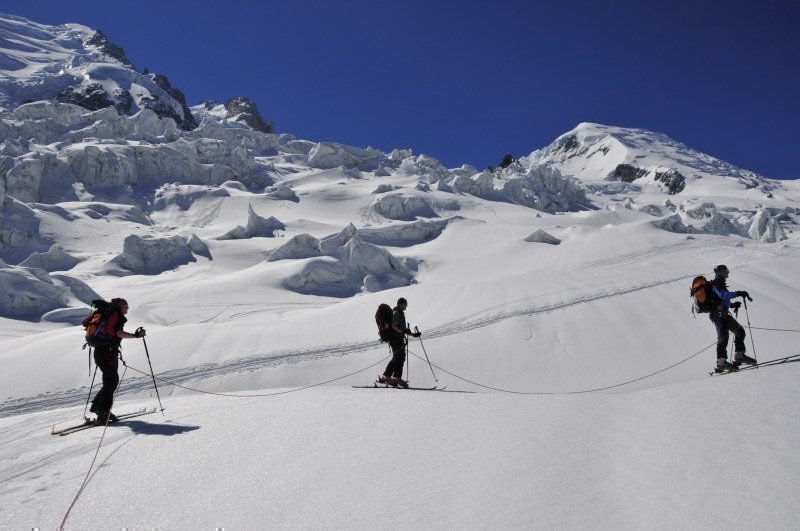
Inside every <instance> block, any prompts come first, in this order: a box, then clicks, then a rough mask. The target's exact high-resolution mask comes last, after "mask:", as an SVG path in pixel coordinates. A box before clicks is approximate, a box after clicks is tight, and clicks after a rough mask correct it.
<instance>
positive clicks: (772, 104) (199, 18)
mask: <svg viewBox="0 0 800 531" xmlns="http://www.w3.org/2000/svg"><path fill="white" fill-rule="evenodd" d="M0 11H3V12H6V13H11V14H15V15H20V16H23V17H27V18H30V19H32V20H35V21H37V22H42V23H47V24H60V23H65V22H77V23H81V24H85V25H87V26H91V27H94V28H100V29H102V30H103V31H104V32H105V33H106V34H107V35H108V36H109V38H110V39H111V40H112V41H114V42H116V43H117V44H119V45H120V46H122V47H123V48H125V50H126V52H127V54H128V57H129V58H130V59H131V61H133V63H134V64H135V65H136V66H137V68H139V69H143V68H144V67H147V68H149V69H150V71H151V72H159V73H164V74H166V75H167V76H168V77H169V78H170V81H171V82H172V84H173V85H174V86H176V87H178V88H180V89H181V90H183V92H184V93H185V94H186V96H187V99H188V100H189V103H190V104H195V103H197V102H199V101H202V100H206V99H217V100H222V101H224V100H226V99H227V98H229V97H232V96H238V95H245V96H249V97H251V98H252V99H254V100H255V101H256V102H257V104H258V106H259V109H260V110H261V112H262V114H263V115H264V117H265V118H266V119H268V120H272V121H274V123H275V125H276V128H277V130H278V131H279V132H286V133H292V134H294V135H296V136H298V137H300V138H305V139H309V140H316V141H320V140H327V141H335V142H341V143H345V144H351V145H356V146H373V147H376V148H380V149H382V150H386V151H388V150H391V149H393V148H407V147H410V148H412V149H413V150H414V152H415V153H426V154H429V155H431V156H434V157H436V158H438V159H440V160H441V161H442V162H444V163H445V164H446V165H447V166H450V167H453V166H459V165H461V164H463V163H469V164H473V165H474V166H476V167H478V168H484V167H486V166H487V165H490V164H491V165H494V164H497V163H498V162H499V161H500V160H501V158H502V156H503V154H504V153H507V152H510V153H512V154H514V155H515V156H520V155H525V154H528V153H530V152H531V151H533V150H534V149H538V148H541V147H544V146H546V145H547V144H549V143H550V142H551V141H553V140H554V139H555V138H556V137H557V136H558V135H560V134H562V133H564V132H566V131H568V130H570V129H572V128H573V127H575V126H576V125H577V124H578V123H580V122H598V123H603V124H607V125H618V126H623V127H641V128H645V129H650V130H653V131H658V132H662V133H665V134H667V135H669V136H671V137H672V138H674V139H676V140H678V141H680V142H683V143H685V144H687V145H689V146H690V147H692V148H695V149H698V150H700V151H703V152H706V153H708V154H711V155H714V156H716V157H719V158H721V159H723V160H726V161H728V162H731V163H733V164H736V165H738V166H741V167H744V168H747V169H751V170H753V171H756V172H758V173H762V174H764V175H767V176H769V177H777V178H798V177H800V170H798V168H797V164H796V155H795V153H796V152H797V150H798V148H797V146H798V143H800V142H798V141H800V135H798V124H800V103H798V94H800V37H798V34H800V31H797V28H798V27H800V2H789V1H782V2H776V1H769V0H768V1H760V2H749V1H748V2H741V1H737V0H732V1H724V2H723V1H720V2H703V1H683V0H680V1H670V2H658V3H657V2H641V1H636V2H634V1H617V2H602V1H598V0H594V1H583V0H572V1H570V2H563V1H553V2H549V1H548V2H538V1H533V0H531V1H516V2H515V1H503V0H494V1H492V2H478V1H474V2H473V1H468V0H464V1H454V0H427V1H417V0H412V1H396V2H384V1H381V0H373V1H349V0H341V1H338V2H331V1H317V0H307V1H302V2H287V1H281V2H273V1H261V2H255V1H252V2H251V1H236V0H230V1H228V2H219V1H217V2H210V1H205V0H197V1H191V2H189V1H186V2H169V1H163V2H143V1H127V2H107V1H104V2H95V1H86V0H81V1H80V2H63V0H62V1H58V2H56V1H50V0H38V1H35V2H6V1H3V2H0Z"/></svg>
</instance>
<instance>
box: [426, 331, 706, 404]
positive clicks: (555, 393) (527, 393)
mask: <svg viewBox="0 0 800 531" xmlns="http://www.w3.org/2000/svg"><path fill="white" fill-rule="evenodd" d="M716 344H717V342H716V341H714V342H713V343H711V344H710V345H708V346H707V347H705V348H703V349H702V350H699V351H697V352H695V353H694V354H692V355H691V356H689V357H688V358H685V359H683V360H681V361H679V362H677V363H673V364H672V365H670V366H669V367H665V368H663V369H661V370H658V371H656V372H653V373H650V374H648V375H646V376H641V377H639V378H635V379H633V380H628V381H627V382H622V383H618V384H615V385H608V386H606V387H597V388H595V389H584V390H581V391H563V392H548V391H512V390H509V389H499V388H497V387H491V386H489V385H484V384H481V383H478V382H474V381H472V380H469V379H467V378H462V377H461V376H459V375H457V374H454V373H452V372H450V371H448V370H447V369H445V368H443V367H440V366H439V365H436V364H435V363H433V364H432V365H433V366H434V367H436V368H437V369H439V370H441V371H443V372H446V373H447V374H449V375H450V376H453V377H454V378H458V379H459V380H461V381H464V382H467V383H471V384H472V385H477V386H478V387H483V388H484V389H490V390H492V391H497V392H500V393H509V394H514V395H579V394H584V393H596V392H598V391H606V390H608V389H614V388H615V387H622V386H623V385H628V384H631V383H634V382H638V381H640V380H644V379H645V378H650V377H651V376H655V375H656V374H660V373H662V372H665V371H668V370H670V369H672V368H674V367H677V366H678V365H680V364H682V363H686V362H687V361H689V360H690V359H692V358H694V357H697V356H699V355H700V354H702V353H703V352H705V351H706V350H708V349H710V348H711V347H713V346H714V345H716ZM411 354H412V355H413V356H414V357H415V358H419V359H422V358H421V357H420V356H418V355H417V354H415V353H413V352H412V353H411Z"/></svg>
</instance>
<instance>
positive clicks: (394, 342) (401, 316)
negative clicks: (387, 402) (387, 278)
mask: <svg viewBox="0 0 800 531" xmlns="http://www.w3.org/2000/svg"><path fill="white" fill-rule="evenodd" d="M406 308H408V301H406V300H405V299H404V298H402V297H400V298H399V299H397V306H395V308H394V309H393V310H391V317H389V315H388V311H387V310H389V306H388V305H386V304H381V306H380V307H379V308H378V312H377V313H376V314H375V320H376V321H377V323H378V331H379V334H380V336H381V341H387V342H388V343H389V345H390V346H391V347H392V360H391V361H390V362H389V364H388V365H387V366H386V370H385V371H383V374H382V375H381V376H380V377H379V378H378V383H382V384H385V385H391V386H392V387H398V386H400V387H408V382H406V381H405V380H403V378H402V376H403V365H404V364H405V361H406V346H407V341H406V336H407V335H408V336H413V337H419V336H420V335H422V334H420V332H412V331H411V329H409V328H408V326H407V325H406V315H405V311H406Z"/></svg>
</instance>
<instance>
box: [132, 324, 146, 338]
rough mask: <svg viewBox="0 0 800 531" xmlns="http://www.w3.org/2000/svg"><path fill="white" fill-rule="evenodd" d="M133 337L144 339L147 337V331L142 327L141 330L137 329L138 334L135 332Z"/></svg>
mask: <svg viewBox="0 0 800 531" xmlns="http://www.w3.org/2000/svg"><path fill="white" fill-rule="evenodd" d="M133 335H135V336H136V337H144V336H146V335H147V331H146V330H145V329H144V328H142V327H141V326H140V327H139V328H137V329H136V332H134V334H133Z"/></svg>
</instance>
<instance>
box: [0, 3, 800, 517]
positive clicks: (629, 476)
mask: <svg viewBox="0 0 800 531" xmlns="http://www.w3.org/2000/svg"><path fill="white" fill-rule="evenodd" d="M0 26H1V27H2V28H3V29H4V30H6V31H9V32H13V33H15V34H16V35H18V36H19V39H17V41H15V42H19V43H22V42H24V43H27V44H26V46H30V47H32V48H31V50H32V51H31V50H28V51H24V50H21V48H19V47H17V48H15V50H16V51H14V53H10V54H8V57H10V58H11V59H13V60H9V61H8V62H7V63H6V64H4V65H3V66H2V68H4V69H6V70H4V73H5V72H6V71H8V69H9V68H16V67H17V66H18V64H17V63H15V62H14V61H19V62H21V63H24V64H25V65H29V66H26V67H25V68H21V69H17V70H12V71H11V73H12V74H13V75H12V76H11V77H10V79H9V80H4V81H3V83H6V85H8V86H9V87H11V88H13V90H9V92H7V94H10V95H11V96H13V97H20V98H21V97H22V96H20V95H21V94H23V92H24V91H22V89H21V88H20V87H22V86H23V84H24V83H27V82H29V81H30V80H32V79H51V77H48V76H49V74H48V72H50V71H43V70H38V68H39V66H42V65H44V66H46V65H47V63H46V62H43V63H41V64H40V63H36V61H34V60H33V59H37V60H43V58H47V56H52V57H50V58H51V59H53V60H54V61H62V62H65V64H66V63H67V62H70V61H71V62H70V64H73V65H79V64H80V65H81V68H83V69H84V70H85V71H86V72H91V73H92V75H94V76H95V77H98V76H99V75H100V73H101V72H105V74H108V75H107V77H108V78H109V79H110V78H111V77H112V76H111V75H110V73H114V76H115V77H114V78H113V79H114V80H115V83H120V82H121V79H123V78H124V76H123V78H120V77H119V76H121V75H122V73H125V72H127V71H126V70H125V69H126V68H127V67H123V66H121V65H120V64H119V63H117V62H113V66H114V69H113V70H108V69H106V70H102V71H101V70H98V69H89V67H90V66H91V65H92V62H93V61H94V62H99V63H101V64H110V63H108V62H107V61H105V59H103V58H102V57H98V56H96V55H91V54H89V52H86V51H85V50H84V47H83V44H82V42H83V40H84V39H85V37H86V36H89V35H91V34H92V30H90V29H89V28H85V27H82V26H75V25H69V26H58V27H51V26H43V25H38V24H35V23H32V22H29V21H24V20H22V19H16V18H14V17H8V16H2V17H0ZM53 36H55V37H57V39H55V40H53V38H54V37H53ZM51 41H52V42H51ZM9 42H11V41H10V40H9ZM3 46H10V45H7V44H3ZM15 46H16V45H15ZM43 50H51V51H52V52H53V53H51V54H44V52H43ZM70 50H73V51H70ZM91 53H95V52H91ZM26 54H28V55H26ZM30 54H32V55H30ZM70 54H71V55H70ZM76 68H77V67H76ZM46 74H47V75H46ZM125 75H131V76H133V77H132V78H131V80H132V83H133V81H135V80H136V79H138V78H136V77H135V76H134V75H133V74H132V73H131V72H128V73H127V74H125ZM148 79H149V78H148ZM140 81H141V80H140ZM43 83H44V84H43V85H41V86H40V88H41V89H42V90H44V88H47V89H48V90H50V88H52V87H50V85H47V84H48V83H56V81H47V82H44V81H43ZM6 85H4V86H6ZM37 86H39V85H37ZM131 86H133V85H131ZM140 86H144V85H140ZM0 88H3V87H0ZM37 90H38V89H37ZM137 90H138V89H137ZM0 92H2V90H0ZM0 106H2V107H4V109H2V110H0V124H1V125H0V138H2V139H3V142H2V144H0V169H2V172H3V176H4V178H3V179H0V185H2V188H0V191H2V193H3V201H2V209H0V286H1V287H2V293H3V296H2V297H1V298H0V361H2V365H3V371H0V389H1V390H2V396H0V527H2V528H34V527H37V528H47V527H57V526H58V525H59V524H60V523H61V521H62V520H63V519H64V518H65V515H67V512H68V508H69V507H70V505H71V504H72V502H73V500H74V501H75V504H74V507H73V509H72V510H71V512H69V515H68V518H67V520H66V525H65V527H66V528H122V527H129V528H155V527H164V528H207V527H211V526H213V527H215V528H217V527H220V528H222V527H226V528H253V527H267V528H326V529H353V528H355V529H360V528H367V527H378V528H425V529H429V528H430V529H452V528H468V529H485V528H500V529H504V528H600V529H608V528H615V529H616V528H704V529H705V528H710V529H753V528H766V529H775V528H793V527H796V525H797V513H798V510H800V502H798V501H797V499H796V496H795V494H794V493H795V491H796V489H797V487H798V478H800V456H798V453H797V452H796V448H797V446H798V444H800V427H799V426H798V423H797V422H796V421H795V420H794V417H793V415H792V412H793V411H794V409H795V408H796V404H797V402H798V400H800V387H798V386H797V385H796V381H797V378H798V376H800V364H798V363H795V362H790V363H786V364H782V365H776V366H772V367H765V368H763V369H758V370H751V371H747V372H742V373H740V374H734V375H727V376H722V377H714V378H709V377H708V375H707V371H708V370H710V369H711V368H712V367H713V365H714V359H715V354H714V349H713V342H714V340H715V331H714V329H713V326H712V325H711V323H710V322H709V321H708V319H707V318H706V316H702V315H701V316H699V317H698V318H697V319H693V318H692V316H691V313H690V311H689V298H688V291H689V284H690V282H691V280H692V278H694V276H696V275H698V274H704V275H706V276H713V275H712V273H711V271H712V269H713V267H714V266H715V265H717V264H721V263H722V264H726V265H727V266H728V267H729V268H730V271H731V276H730V278H729V285H730V287H731V288H732V289H734V290H747V291H748V292H749V293H750V295H751V296H752V297H753V299H754V300H753V302H750V303H748V307H747V309H746V310H745V309H743V310H742V312H740V313H739V321H740V322H741V323H742V324H745V325H746V326H747V330H748V338H747V347H748V351H749V352H750V353H751V354H753V355H756V356H757V357H758V358H759V360H769V359H775V358H779V357H783V356H788V355H794V354H798V353H797V351H796V350H795V345H796V340H795V339H794V338H795V336H794V335H793V334H794V333H798V332H796V331H794V329H796V328H797V323H798V322H800V309H798V305H797V301H798V300H800V267H799V266H800V253H798V251H799V250H800V241H798V223H799V222H800V212H799V211H798V210H797V206H796V198H797V197H800V194H798V192H799V191H800V186H799V185H798V183H797V182H796V181H783V182H778V181H772V180H769V179H766V178H763V177H761V176H759V175H757V174H755V173H753V172H750V171H748V170H743V169H740V168H735V167H733V166H731V165H729V164H727V163H724V162H723V161H718V160H716V159H713V158H712V157H709V156H707V155H704V154H702V153H698V152H696V151H694V150H691V149H690V148H688V147H686V146H683V145H682V144H679V143H678V142H676V141H674V140H672V139H669V138H667V137H665V136H664V135H659V134H657V133H652V132H649V131H644V130H640V129H626V128H621V127H612V126H603V125H599V124H581V125H579V126H578V127H577V128H576V129H575V130H573V131H571V132H568V133H566V134H565V135H562V137H560V138H559V139H557V140H556V141H555V142H554V143H553V144H552V145H551V146H548V147H545V148H543V149H542V150H538V151H535V152H533V153H532V154H531V155H530V156H529V157H523V158H522V159H520V161H519V162H515V163H513V164H512V165H511V166H509V167H508V168H505V169H498V170H495V171H493V172H488V171H487V172H479V171H477V170H476V169H475V168H472V167H469V166H462V167H460V168H456V169H448V168H445V167H444V166H442V165H441V163H440V162H439V161H437V160H436V159H435V158H433V157H431V156H429V155H424V154H419V155H413V154H412V152H411V151H410V150H406V149H396V150H394V151H392V152H390V153H383V152H380V151H378V150H375V149H371V148H357V147H352V146H344V145H341V144H336V143H333V142H324V143H318V142H312V141H307V140H301V139H297V138H294V137H293V136H291V135H278V134H266V133H261V132H258V131H254V130H252V129H249V128H248V127H246V126H244V125H243V124H241V123H233V122H232V121H231V120H228V119H227V118H225V117H224V116H225V114H224V113H222V112H221V111H219V109H216V108H211V109H205V107H204V106H199V107H202V109H204V110H201V109H199V108H198V107H193V108H192V112H194V113H195V114H196V116H197V117H198V122H200V123H201V125H200V127H198V128H197V129H195V130H193V131H184V130H181V129H178V128H176V127H175V122H174V121H173V120H172V119H171V118H163V117H159V116H157V115H156V114H155V113H153V112H152V111H149V110H143V111H140V112H138V111H137V113H135V114H133V115H131V116H128V115H124V116H123V115H118V114H117V113H116V112H114V111H110V112H109V109H104V110H101V111H94V112H92V111H88V110H86V109H82V108H79V107H76V106H74V105H70V104H63V103H53V102H34V103H29V104H25V105H21V106H15V104H14V101H12V100H10V99H7V100H3V101H2V102H0ZM215 109H216V110H215ZM573 137H574V140H570V139H572V138H573ZM620 164H628V165H632V167H633V165H635V168H633V169H625V170H622V173H623V174H624V175H629V173H626V172H632V173H630V175H637V174H640V175H639V177H637V178H635V179H633V180H631V182H623V181H621V180H608V177H609V175H610V174H612V173H613V172H614V171H615V170H616V168H617V166H618V165H620ZM637 169H638V170H644V171H642V172H638V171H636V170H637ZM668 170H675V171H676V172H678V173H680V174H681V175H682V176H683V177H685V178H686V181H685V188H684V189H683V190H681V191H679V192H677V193H676V192H675V190H676V188H674V187H672V188H671V185H670V184H668V183H667V184H665V180H664V178H665V176H668V177H669V176H671V175H674V174H671V173H669V172H668ZM671 182H674V181H671ZM245 220H247V222H246V224H243V223H245ZM231 232H234V233H236V235H242V236H244V237H243V238H233V239H221V238H220V236H221V235H224V234H226V233H231ZM240 233H241V234H240ZM531 242H533V243H531ZM540 242H545V243H551V244H552V245H541V244H537V243H540ZM557 242H560V243H558V245H555V243H557ZM118 296H122V297H124V298H126V299H127V300H128V302H129V303H130V313H129V314H128V316H127V317H128V319H129V321H128V325H127V329H128V330H129V331H132V330H134V329H135V328H136V327H139V326H143V327H145V328H146V329H147V332H148V334H147V337H146V344H145V343H144V341H142V340H138V339H128V340H125V341H124V343H123V355H124V358H125V361H126V363H127V364H128V369H127V370H125V368H124V367H122V366H121V367H120V373H121V374H122V373H123V372H124V378H123V381H122V384H121V386H120V389H119V391H118V395H117V401H116V403H115V408H114V409H115V411H116V412H124V411H132V410H135V409H137V408H140V407H157V406H158V399H157V397H156V395H155V393H154V390H153V381H152V379H151V377H150V374H149V368H150V366H149V364H148V355H149V358H150V361H151V362H152V366H153V369H154V371H155V375H156V376H157V377H158V378H159V379H160V380H159V387H158V389H159V395H160V399H161V402H162V403H163V405H164V408H165V411H164V412H163V415H162V414H161V413H156V414H152V415H149V416H143V417H138V418H136V419H132V420H130V421H127V422H124V423H121V424H119V425H115V426H111V427H109V428H108V429H107V430H106V431H105V432H104V431H103V429H101V428H93V429H90V430H85V431H82V432H79V433H75V434H72V435H69V436H67V437H56V436H53V435H51V434H50V427H51V426H52V425H57V426H59V427H60V426H65V425H69V424H72V423H74V422H80V420H81V417H82V415H83V411H84V409H83V408H84V405H85V403H86V398H87V394H88V393H89V383H90V381H91V374H90V373H88V370H91V365H90V364H89V363H88V360H87V358H88V352H87V351H85V350H81V348H80V347H81V346H82V343H83V329H82V327H81V326H80V321H81V320H82V318H83V317H85V316H86V315H87V314H88V312H89V304H90V303H91V301H92V300H94V299H97V298H104V299H106V300H110V299H111V298H113V297H118ZM399 297H404V298H406V299H407V300H408V301H409V307H408V310H407V319H408V321H409V324H410V326H411V327H412V328H413V327H415V326H418V327H419V328H420V330H421V331H422V332H423V336H422V341H423V342H424V343H422V342H420V341H418V340H416V339H412V340H411V344H410V351H411V356H410V367H409V371H410V373H409V378H410V380H411V382H412V384H414V385H419V386H432V385H438V386H439V387H446V390H445V392H441V391H403V390H394V389H355V388H353V387H352V386H353V385H369V384H370V383H371V382H372V381H373V380H374V378H375V377H376V376H377V375H378V374H380V373H381V372H382V370H383V368H384V367H385V364H386V362H387V361H388V360H387V356H388V349H387V347H386V345H383V344H380V343H379V342H378V341H377V331H376V329H375V324H374V313H375V309H376V308H377V306H378V304H380V303H384V302H385V303H389V304H391V305H394V304H395V302H396V301H397V299H398V298H399ZM145 346H146V347H147V350H145ZM754 347H755V348H754ZM426 356H427V357H429V358H430V361H431V362H432V363H433V364H434V365H433V370H434V371H435V375H436V376H435V377H434V375H433V374H432V373H431V369H430V368H429V367H428V364H427V361H425V360H426ZM436 379H438V382H437V381H436ZM176 384H177V385H176ZM95 389H96V385H95ZM93 392H94V391H93ZM96 451H97V452H98V453H97V461H96V462H93V457H94V455H95V452H96ZM87 472H88V473H89V476H88V477H89V479H88V483H87V484H86V487H85V489H83V490H82V491H79V488H80V486H81V483H82V482H83V480H84V477H86V475H87ZM109 503H111V504H112V506H113V510H109Z"/></svg>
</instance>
